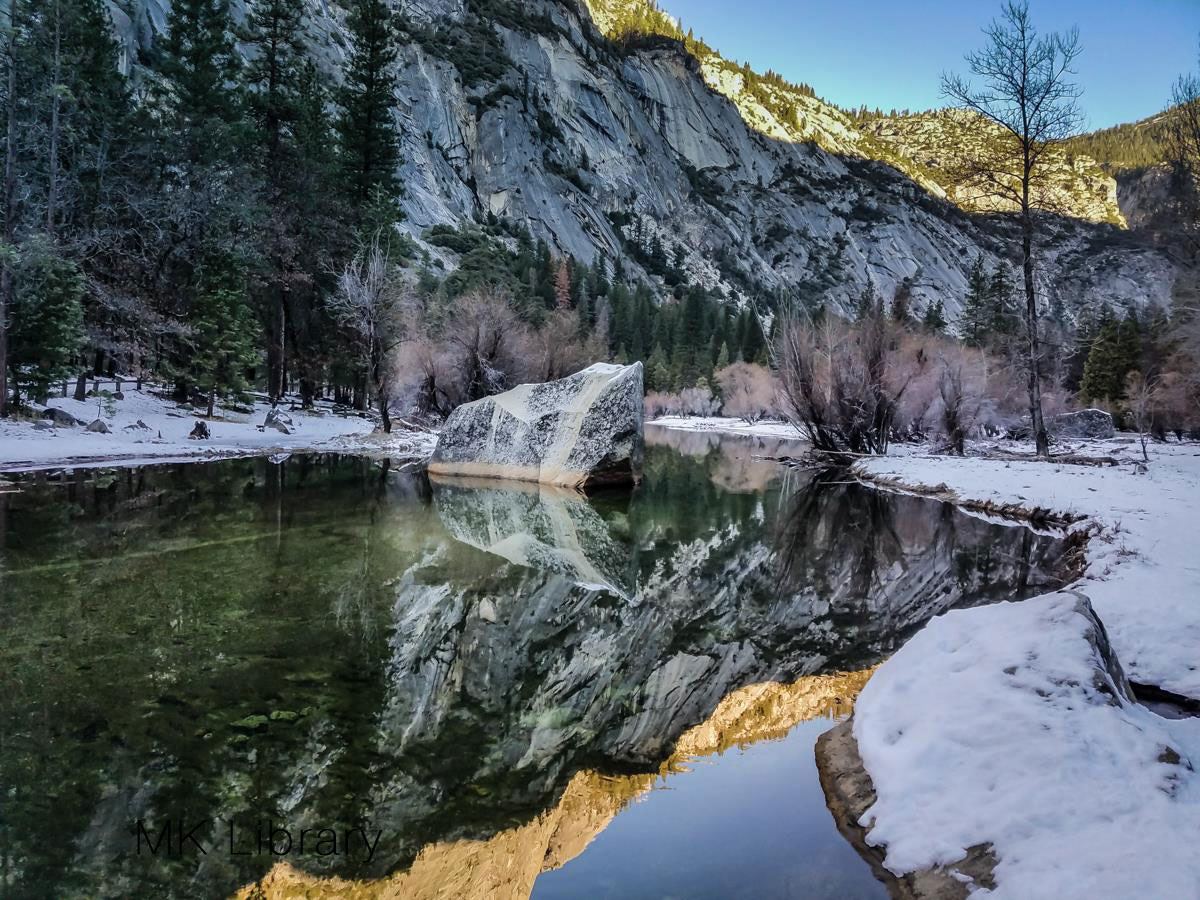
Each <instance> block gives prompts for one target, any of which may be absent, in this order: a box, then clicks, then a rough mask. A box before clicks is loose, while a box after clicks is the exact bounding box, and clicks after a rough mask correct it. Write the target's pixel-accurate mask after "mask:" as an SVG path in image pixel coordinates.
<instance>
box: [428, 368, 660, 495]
mask: <svg viewBox="0 0 1200 900" xmlns="http://www.w3.org/2000/svg"><path fill="white" fill-rule="evenodd" d="M643 450H644V444H643V437H642V364H641V363H640V362H639V363H634V364H633V365H631V366H617V365H611V364H609V363H596V364H595V365H593V366H589V367H588V368H586V369H584V370H583V371H582V372H578V373H576V374H574V375H571V376H569V377H567V378H562V379H559V380H558V381H548V382H546V383H545V384H522V385H520V386H518V387H515V388H513V389H512V390H511V391H506V392H505V393H503V394H497V395H496V396H494V397H485V398H483V399H482V400H476V401H475V402H474V403H466V404H464V405H462V406H460V407H459V408H458V409H456V410H455V411H454V412H453V413H452V414H451V416H450V418H449V419H448V420H447V422H446V426H445V427H444V428H443V429H442V433H441V434H440V435H439V437H438V443H437V448H436V449H435V450H434V451H433V458H432V459H431V460H430V463H429V471H430V473H431V474H435V475H471V476H482V477H487V478H511V479H516V480H519V481H537V482H542V483H546V484H557V485H561V486H564V487H574V488H582V487H590V486H595V485H605V484H629V483H632V482H636V481H638V480H640V479H641V475H642V455H643Z"/></svg>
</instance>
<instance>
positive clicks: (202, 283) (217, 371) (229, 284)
mask: <svg viewBox="0 0 1200 900" xmlns="http://www.w3.org/2000/svg"><path fill="white" fill-rule="evenodd" d="M188 321H189V324H190V325H191V327H192V332H191V335H190V337H189V344H190V351H191V352H190V353H189V355H188V362H187V374H188V376H189V377H190V381H191V383H192V384H194V385H195V386H196V387H197V389H198V390H199V391H200V393H202V394H203V395H204V396H205V397H207V398H208V415H210V416H211V415H213V412H214V407H215V404H216V400H217V399H218V398H228V397H234V398H241V397H242V396H243V395H244V394H245V392H246V391H247V390H248V388H249V384H248V382H247V380H246V369H247V368H248V367H250V366H252V365H253V364H254V359H255V346H256V341H255V338H256V337H257V334H256V331H255V327H254V315H253V313H252V312H251V310H250V307H249V305H248V304H247V302H246V286H245V272H244V271H243V269H242V267H241V266H240V265H239V263H238V262H237V261H236V260H235V259H232V258H230V257H228V256H224V255H220V254H212V255H211V256H210V257H209V258H208V259H206V260H205V261H204V262H203V263H202V264H201V267H200V269H199V271H198V273H197V287H196V294H195V298H194V300H193V302H192V306H191V309H190V310H189V315H188Z"/></svg>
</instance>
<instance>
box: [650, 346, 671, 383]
mask: <svg viewBox="0 0 1200 900" xmlns="http://www.w3.org/2000/svg"><path fill="white" fill-rule="evenodd" d="M645 378H646V389H647V390H650V391H669V390H671V367H670V364H669V363H668V362H667V354H666V351H665V350H663V348H662V345H661V344H655V345H654V349H653V350H652V351H651V353H650V359H649V360H647V362H646V372H645Z"/></svg>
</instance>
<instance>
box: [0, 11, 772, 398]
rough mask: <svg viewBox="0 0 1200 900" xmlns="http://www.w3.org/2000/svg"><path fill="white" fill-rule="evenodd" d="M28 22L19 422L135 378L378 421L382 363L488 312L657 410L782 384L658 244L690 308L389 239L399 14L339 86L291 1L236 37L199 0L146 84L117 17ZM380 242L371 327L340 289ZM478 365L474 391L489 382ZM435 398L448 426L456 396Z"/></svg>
mask: <svg viewBox="0 0 1200 900" xmlns="http://www.w3.org/2000/svg"><path fill="white" fill-rule="evenodd" d="M11 12H12V16H13V18H12V26H13V27H12V28H11V29H10V30H9V31H8V33H7V34H6V40H5V43H4V46H3V58H2V62H3V73H2V77H3V81H0V85H3V87H4V103H3V109H4V117H5V130H4V138H5V148H6V157H5V178H4V197H3V200H4V203H3V205H4V233H3V236H2V240H3V246H4V252H3V255H2V256H0V265H2V266H3V269H2V272H0V275H2V283H0V300H2V301H3V303H4V309H5V312H6V318H7V322H8V328H7V330H6V335H5V336H6V338H7V341H6V349H7V354H6V358H5V359H3V360H2V361H0V369H2V370H3V371H4V373H5V375H6V377H7V381H8V385H7V390H6V391H5V392H4V394H3V396H5V397H6V399H7V401H8V404H9V405H12V404H17V405H19V404H20V403H21V402H22V400H23V399H27V398H32V399H45V397H46V395H47V394H48V393H49V392H50V390H51V389H52V387H57V386H58V385H60V383H62V382H64V380H66V381H70V382H72V383H73V384H74V385H75V386H76V388H77V390H78V391H79V392H80V394H82V392H83V391H84V390H85V376H86V375H88V374H92V373H94V374H106V373H113V372H117V371H119V372H121V373H128V374H131V375H134V376H137V377H147V378H151V379H154V380H156V381H162V382H167V383H170V384H173V385H174V390H175V393H176V395H177V397H178V398H179V399H181V400H182V399H192V400H194V401H196V402H200V403H207V404H208V405H209V407H210V408H211V407H212V406H213V404H215V402H216V401H217V400H221V399H227V400H230V399H236V398H239V397H243V398H244V396H245V394H246V392H247V391H248V390H249V389H250V388H251V387H258V388H261V389H264V390H265V391H266V392H267V394H268V395H269V396H270V397H271V398H273V399H274V398H278V397H280V396H281V395H282V394H283V393H284V392H285V391H286V390H293V391H295V392H297V393H299V394H300V395H301V397H302V400H303V402H305V403H309V402H312V400H313V399H314V398H315V397H317V396H318V395H322V394H326V393H329V394H332V395H333V396H334V397H335V398H336V399H338V400H340V401H342V402H345V403H347V404H353V405H355V406H358V407H360V408H362V407H364V406H365V405H366V404H367V402H368V395H376V396H377V395H378V394H379V392H380V387H381V386H382V384H383V378H384V376H385V374H386V373H384V372H382V370H379V369H378V362H379V358H380V355H381V354H384V355H388V354H387V353H384V351H388V352H389V353H390V351H392V350H395V349H396V348H399V347H400V346H401V345H404V344H409V345H413V346H415V345H416V344H418V343H421V342H423V343H424V344H426V345H430V344H441V345H444V346H450V347H453V346H460V345H462V343H463V342H462V341H458V340H455V339H454V337H453V335H452V334H450V332H451V331H452V330H453V325H454V324H455V323H457V322H458V321H460V320H461V318H462V316H461V315H460V313H461V312H462V310H458V309H457V308H456V307H457V306H459V305H462V304H468V305H469V304H470V303H477V302H478V299H479V298H478V297H477V296H474V295H475V294H478V293H479V292H481V291H483V292H490V293H493V294H498V295H502V297H503V302H504V303H505V304H507V305H508V306H509V307H510V309H511V311H512V312H513V313H514V315H515V322H516V323H517V324H519V325H520V327H521V328H523V329H525V330H527V331H529V332H531V333H538V332H540V331H541V330H542V329H544V328H548V327H550V324H548V323H550V320H551V319H554V322H553V323H552V327H553V329H554V335H555V340H557V341H559V342H561V341H563V340H565V339H567V338H569V339H570V341H571V342H572V344H571V346H572V347H574V348H575V349H576V351H579V350H580V349H581V348H584V347H586V348H587V349H588V352H591V353H596V354H597V355H598V356H601V357H609V358H616V359H622V360H636V359H641V360H644V361H645V362H646V363H647V379H648V382H649V383H650V385H651V386H652V387H655V388H657V389H662V390H678V389H681V388H683V387H687V386H691V385H693V384H695V383H696V382H697V381H698V380H705V379H708V380H711V376H712V373H713V370H714V369H715V368H718V367H720V366H722V365H725V364H727V363H728V362H736V361H740V360H757V361H759V362H764V361H765V355H764V340H765V338H764V336H763V334H762V332H761V328H760V325H759V320H758V317H757V316H755V315H753V314H752V313H751V312H750V311H749V310H742V311H740V312H739V311H738V310H736V309H731V308H730V307H729V306H728V305H727V304H725V303H724V302H722V301H723V299H724V298H723V297H722V296H720V295H718V294H714V293H712V292H710V291H707V290H705V289H704V288H700V287H687V286H686V285H685V284H684V282H685V279H684V277H683V276H682V274H680V273H679V272H678V271H676V269H675V266H674V261H673V260H671V259H670V258H668V254H667V253H665V252H664V250H663V247H662V245H661V243H660V242H659V241H658V240H657V239H656V238H651V237H649V236H647V238H646V239H645V240H641V241H635V242H636V243H637V244H638V245H637V246H636V247H632V248H631V249H632V251H633V253H634V255H635V257H636V258H638V259H639V260H640V261H641V262H642V263H643V264H644V265H645V266H646V267H647V268H648V269H650V270H651V271H655V272H658V273H660V274H662V275H664V276H665V277H666V278H667V281H668V283H669V285H670V286H671V287H672V288H673V289H674V296H675V299H677V302H673V303H665V304H664V303H660V302H658V301H657V300H656V297H655V295H654V294H653V293H652V292H651V289H650V288H649V287H647V286H646V285H644V284H638V283H635V282H634V280H633V279H630V278H627V277H626V276H625V273H624V272H623V271H622V269H621V266H620V264H619V262H614V263H611V264H609V263H606V262H605V261H603V260H597V261H596V263H595V264H593V265H585V264H581V263H579V262H577V261H576V260H574V259H571V258H569V257H567V256H562V255H557V256H556V255H553V254H552V253H551V250H550V248H549V247H548V246H547V245H546V244H545V243H544V242H540V241H534V240H533V238H532V237H531V236H530V235H529V233H528V232H527V231H525V230H524V229H523V228H521V227H519V226H514V225H513V224H512V223H510V222H498V221H496V220H495V218H494V217H490V216H489V217H488V218H487V220H486V221H481V222H479V223H478V224H476V225H467V226H464V227H462V228H461V229H456V228H451V227H448V226H436V227H434V228H432V229H430V230H429V231H428V232H427V233H426V234H425V235H424V237H425V238H426V240H427V242H428V244H429V246H430V247H432V248H434V250H435V253H436V252H437V251H438V250H440V249H444V250H445V251H447V254H453V256H452V258H453V259H454V260H456V262H457V263H458V265H457V267H456V268H454V270H453V271H452V272H449V273H447V272H446V271H445V269H444V268H443V264H442V262H441V260H440V259H439V258H437V257H436V256H435V257H431V256H430V254H429V253H428V252H427V251H418V249H417V247H416V245H415V244H414V243H413V242H411V241H409V240H407V239H406V238H404V237H402V236H401V235H400V234H399V233H396V232H394V230H393V228H392V226H393V225H394V223H396V222H397V221H398V220H400V219H401V218H402V212H401V210H400V209H399V207H398V205H397V203H396V198H397V197H398V196H401V192H402V191H403V189H404V188H403V185H402V184H400V183H398V181H397V176H396V172H397V167H398V163H399V162H400V159H399V145H400V135H399V134H398V132H397V126H396V124H395V119H394V116H393V110H392V107H393V96H392V87H391V86H392V84H393V82H394V75H395V67H396V63H397V56H398V48H399V46H400V44H401V42H402V41H404V40H409V39H413V38H414V35H415V34H416V32H417V31H419V29H416V28H415V26H412V25H411V24H410V23H407V22H405V21H404V20H403V19H401V18H400V17H398V16H397V15H396V14H395V13H394V12H393V11H392V10H391V9H390V7H389V6H388V5H387V4H386V3H385V2H382V0H355V2H353V3H351V5H350V7H349V15H348V17H347V20H346V29H347V33H348V36H349V44H350V51H349V53H348V55H347V57H346V60H345V63H344V66H343V70H342V72H341V73H340V77H339V78H338V79H336V83H335V79H333V78H331V77H330V74H329V73H328V72H326V71H325V70H324V69H323V68H322V67H321V66H320V65H318V63H317V60H316V58H315V55H314V49H313V48H314V42H313V36H312V35H311V34H310V33H308V31H307V29H306V25H305V20H304V17H303V7H302V5H301V4H297V3H295V2H292V0H257V2H254V3H252V4H251V5H250V6H249V11H248V15H247V16H246V19H245V21H244V22H242V23H240V24H235V22H234V21H233V19H232V17H231V14H230V9H229V5H228V3H227V2H224V0H179V2H176V3H173V4H172V8H171V13H170V16H169V18H168V20H167V23H166V34H165V36H163V37H162V39H161V40H160V41H158V42H157V44H156V45H155V47H154V48H153V50H151V51H149V52H147V53H145V54H144V58H142V59H139V60H137V61H136V63H137V65H136V66H135V67H132V68H131V67H130V66H129V65H128V63H127V62H126V61H125V60H123V58H122V50H121V48H120V46H119V45H118V43H117V41H116V39H115V37H114V35H113V33H112V29H111V27H110V23H109V17H108V13H107V11H106V9H105V7H104V4H103V3H102V2H101V0H16V2H15V3H13V4H12V6H11ZM417 36H418V37H419V38H420V39H421V40H423V41H434V42H435V43H436V42H437V40H438V39H439V38H438V35H437V34H432V33H425V32H424V31H422V32H421V33H420V34H419V35H417ZM456 46H457V45H456ZM452 49H453V48H452ZM125 70H128V71H132V72H133V73H134V74H133V76H130V75H128V74H125ZM384 232H387V240H386V241H385V242H384V244H385V246H386V257H387V259H386V265H387V266H389V267H391V268H394V269H395V270H396V272H397V275H398V278H392V277H389V279H388V280H387V284H386V291H385V292H384V295H380V296H377V297H375V298H374V300H373V301H372V302H373V303H374V304H375V306H376V307H377V308H375V309H373V310H372V311H371V313H370V314H371V316H373V317H374V318H373V320H372V321H369V322H367V321H364V319H363V316H362V315H361V313H362V312H363V309H362V307H361V303H360V304H359V306H358V307H357V308H356V307H355V304H354V303H349V304H348V303H347V302H346V301H347V298H346V296H345V290H346V288H347V285H348V284H350V283H349V282H346V280H345V278H344V277H343V276H344V275H345V273H346V270H347V268H348V267H351V266H352V265H353V263H354V261H355V259H357V258H358V257H359V256H360V254H361V253H362V250H363V248H364V247H365V246H367V245H368V244H370V243H371V242H372V241H374V240H377V237H378V235H380V234H381V233H384ZM358 286H359V287H360V288H362V287H363V285H362V284H359V285H358ZM468 295H471V296H470V297H469V298H468ZM461 298H468V300H462V299H461ZM358 299H359V300H360V301H361V300H362V297H359V298H358ZM460 301H461V302H460ZM384 307H386V308H384ZM464 308H465V307H464ZM564 311H569V312H570V315H571V317H572V324H573V327H572V328H571V329H569V332H570V333H569V334H568V333H567V332H568V329H566V328H565V325H564V322H563V318H564ZM414 312H416V313H417V314H416V315H414ZM543 343H545V341H543ZM372 345H373V346H372ZM413 346H410V348H409V349H410V350H412V349H413ZM562 349H563V350H564V352H565V351H566V350H567V349H569V348H566V347H564V348H562ZM373 351H374V353H373ZM463 354H465V351H463ZM463 354H460V356H462V358H461V359H459V360H458V365H459V367H460V368H466V369H469V368H471V367H472V366H475V367H476V368H478V366H479V364H480V363H479V361H478V360H469V359H467V358H466V357H465V355H463ZM373 355H374V356H375V357H376V360H375V365H374V366H373V363H372V356H373ZM410 355H412V354H410ZM416 355H417V356H420V355H421V354H420V353H417V354H416ZM426 355H428V354H426ZM442 355H443V357H444V355H445V354H444V353H443V354H442ZM534 368H536V366H535V367H534ZM373 373H374V374H373ZM389 377H390V383H395V377H393V376H389ZM410 387H412V386H411V385H410ZM426 388H427V391H426V395H425V396H426V399H427V401H428V402H427V404H426V405H427V406H428V407H429V408H430V410H431V411H442V412H444V411H445V406H446V404H447V403H449V402H450V400H449V398H450V397H452V396H457V395H458V394H461V393H462V392H455V391H449V392H443V393H442V394H441V395H439V394H438V392H437V391H436V390H432V389H430V388H429V385H426ZM417 389H418V388H416V387H413V390H417ZM472 393H473V390H468V391H467V392H466V393H465V394H463V395H462V396H465V397H468V398H469V397H470V396H471V395H472ZM439 397H440V399H439Z"/></svg>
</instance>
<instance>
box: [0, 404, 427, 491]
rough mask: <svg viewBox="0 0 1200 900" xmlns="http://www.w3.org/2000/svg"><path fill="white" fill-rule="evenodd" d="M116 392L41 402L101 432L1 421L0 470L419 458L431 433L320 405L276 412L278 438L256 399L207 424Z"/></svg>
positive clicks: (194, 414)
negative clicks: (199, 428) (254, 459)
mask: <svg viewBox="0 0 1200 900" xmlns="http://www.w3.org/2000/svg"><path fill="white" fill-rule="evenodd" d="M123 394H124V398H123V399H121V400H110V401H108V403H107V404H106V403H103V402H101V401H99V400H97V399H95V398H89V399H87V400H85V401H75V400H72V399H69V398H65V397H55V398H52V399H50V400H49V402H48V404H47V405H48V406H49V407H52V408H56V409H59V410H62V411H63V412H66V413H69V414H70V415H72V416H74V417H75V418H76V419H79V420H81V421H82V422H84V423H89V422H92V421H94V420H95V419H97V418H99V419H100V420H101V421H103V422H104V423H105V425H106V426H107V427H108V429H109V432H108V433H99V432H93V431H88V430H86V428H84V427H83V426H82V425H76V426H63V425H59V426H57V427H55V428H47V427H46V426H45V425H42V426H41V427H39V426H38V425H37V424H36V423H35V422H33V421H27V420H19V419H12V420H0V471H10V472H12V471H22V470H29V469H41V468H50V467H57V466H72V467H76V468H78V467H84V466H100V465H111V464H121V465H132V464H135V463H140V462H166V461H175V460H189V459H215V458H221V457H228V456H270V455H273V454H277V453H297V452H302V451H318V452H329V453H377V454H380V455H398V456H421V457H424V456H427V455H428V454H429V452H430V451H432V449H433V444H434V442H435V441H436V436H435V435H430V434H426V433H423V432H411V431H403V430H398V431H396V432H394V433H393V434H392V435H382V434H375V433H373V432H374V428H375V426H374V423H373V421H372V420H370V419H368V418H363V417H362V416H360V415H359V414H357V413H353V412H351V413H346V412H342V411H340V410H339V411H335V410H334V408H333V406H332V405H331V404H329V403H319V404H318V405H317V408H316V409H314V410H308V411H306V410H299V409H296V410H292V409H290V408H288V407H281V410H284V411H285V412H286V415H287V416H288V418H289V419H290V420H291V423H292V425H291V427H290V428H289V431H290V432H291V433H290V434H285V433H284V432H282V431H279V430H277V429H275V428H270V427H268V428H262V427H261V426H262V425H263V422H264V421H265V419H266V416H267V413H268V411H269V410H270V408H271V407H270V405H269V404H267V403H265V402H263V401H261V400H260V401H257V402H256V403H255V404H254V406H253V409H252V411H250V412H245V411H241V412H239V411H237V410H233V409H228V408H221V407H218V409H217V416H216V417H214V418H212V419H206V418H204V416H203V410H201V411H194V410H192V409H190V408H185V407H181V406H179V405H178V404H176V403H174V402H172V401H171V400H168V399H166V398H164V397H162V396H160V395H159V394H158V393H157V392H155V391H152V390H149V389H147V390H142V391H138V390H135V389H134V388H133V385H132V383H127V386H126V387H125V388H124V390H123ZM38 409H39V410H40V407H38ZM198 420H202V421H204V422H205V424H207V426H208V429H209V432H210V435H211V436H210V437H209V438H205V439H192V438H190V437H189V436H188V435H189V434H190V433H191V431H192V429H193V427H195V425H196V422H197V421H198Z"/></svg>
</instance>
